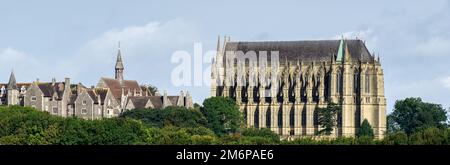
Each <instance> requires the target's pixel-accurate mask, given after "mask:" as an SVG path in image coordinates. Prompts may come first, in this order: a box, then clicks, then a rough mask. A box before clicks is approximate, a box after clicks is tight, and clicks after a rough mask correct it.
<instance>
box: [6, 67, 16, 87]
mask: <svg viewBox="0 0 450 165" xmlns="http://www.w3.org/2000/svg"><path fill="white" fill-rule="evenodd" d="M11 89H17V82H16V76H15V75H14V70H13V71H11V75H10V76H9V82H8V90H11Z"/></svg>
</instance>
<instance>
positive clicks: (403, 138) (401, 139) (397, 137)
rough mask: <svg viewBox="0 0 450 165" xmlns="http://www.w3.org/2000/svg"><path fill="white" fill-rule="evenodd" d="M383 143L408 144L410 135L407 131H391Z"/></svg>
mask: <svg viewBox="0 0 450 165" xmlns="http://www.w3.org/2000/svg"><path fill="white" fill-rule="evenodd" d="M382 144H385V145H407V144H408V135H407V134H406V133H405V132H402V131H400V132H395V133H389V134H387V135H386V137H385V138H384V139H383V141H382Z"/></svg>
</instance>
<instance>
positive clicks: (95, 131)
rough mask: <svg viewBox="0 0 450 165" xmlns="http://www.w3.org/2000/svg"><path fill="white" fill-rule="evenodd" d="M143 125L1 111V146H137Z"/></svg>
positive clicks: (31, 111)
mask: <svg viewBox="0 0 450 165" xmlns="http://www.w3.org/2000/svg"><path fill="white" fill-rule="evenodd" d="M143 135H144V129H143V125H142V124H141V123H140V122H137V121H135V120H129V119H118V118H115V119H103V120H94V121H92V120H83V119H79V118H62V117H58V116H53V115H50V114H48V113H47V112H42V111H37V110H35V109H33V108H28V107H19V106H2V107H0V144H29V145H30V144H31V145H46V144H64V145H79V144H100V145H101V144H116V145H120V144H137V143H141V141H142V139H143Z"/></svg>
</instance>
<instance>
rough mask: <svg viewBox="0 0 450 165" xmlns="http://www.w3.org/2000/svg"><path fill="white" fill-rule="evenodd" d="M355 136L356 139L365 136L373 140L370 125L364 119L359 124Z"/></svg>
mask: <svg viewBox="0 0 450 165" xmlns="http://www.w3.org/2000/svg"><path fill="white" fill-rule="evenodd" d="M357 136H358V137H362V136H367V137H369V138H374V133H373V129H372V126H371V125H370V123H369V121H367V119H364V120H363V122H362V123H361V126H360V127H359V130H358V134H357Z"/></svg>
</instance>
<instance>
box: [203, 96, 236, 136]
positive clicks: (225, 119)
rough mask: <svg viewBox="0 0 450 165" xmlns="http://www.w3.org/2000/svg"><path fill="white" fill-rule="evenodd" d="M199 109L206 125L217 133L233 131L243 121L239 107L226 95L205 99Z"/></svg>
mask: <svg viewBox="0 0 450 165" xmlns="http://www.w3.org/2000/svg"><path fill="white" fill-rule="evenodd" d="M201 111H202V113H203V115H204V116H205V117H206V120H207V126H208V127H209V128H210V129H212V130H213V131H214V132H215V133H216V134H217V135H223V134H226V133H232V132H235V131H236V130H238V128H239V127H240V126H241V124H242V121H243V119H242V114H241V112H240V111H239V107H238V106H237V105H236V103H235V102H234V101H233V100H231V99H230V98H226V97H211V98H208V99H206V100H205V101H204V102H203V107H202V108H201Z"/></svg>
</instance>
